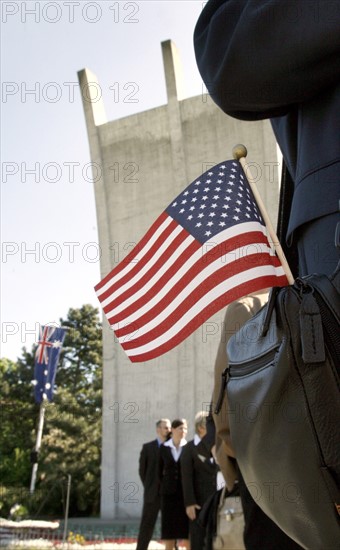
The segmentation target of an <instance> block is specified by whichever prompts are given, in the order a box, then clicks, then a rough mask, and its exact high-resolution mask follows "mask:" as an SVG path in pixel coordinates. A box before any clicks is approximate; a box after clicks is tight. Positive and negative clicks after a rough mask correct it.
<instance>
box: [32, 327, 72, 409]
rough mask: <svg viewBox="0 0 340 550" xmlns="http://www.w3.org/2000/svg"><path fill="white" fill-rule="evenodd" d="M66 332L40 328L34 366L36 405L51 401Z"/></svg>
mask: <svg viewBox="0 0 340 550" xmlns="http://www.w3.org/2000/svg"><path fill="white" fill-rule="evenodd" d="M65 334H66V330H65V329H64V328H57V327H53V326H40V328H39V340H38V347H37V349H36V352H35V364H34V380H33V384H34V396H35V400H36V402H37V403H41V401H42V400H43V399H48V400H49V401H52V398H53V389H54V381H55V376H56V372H57V364H58V359H59V355H60V351H61V348H62V345H63V342H64V338H65Z"/></svg>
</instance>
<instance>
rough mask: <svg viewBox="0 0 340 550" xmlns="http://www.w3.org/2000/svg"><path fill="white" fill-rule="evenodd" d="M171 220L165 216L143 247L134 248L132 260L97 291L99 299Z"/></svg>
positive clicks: (132, 265)
mask: <svg viewBox="0 0 340 550" xmlns="http://www.w3.org/2000/svg"><path fill="white" fill-rule="evenodd" d="M172 221H173V219H172V218H170V217H167V218H166V219H165V220H164V222H163V223H162V224H161V225H160V226H159V227H158V228H157V230H156V231H155V233H154V234H153V235H152V236H151V237H150V239H149V240H148V241H147V242H146V243H145V245H144V247H143V248H142V249H137V250H136V255H135V256H134V259H133V261H130V262H129V263H128V264H127V265H126V267H124V269H122V270H121V271H119V272H118V273H117V274H116V275H114V276H113V277H112V278H111V279H110V280H109V281H108V282H107V283H105V285H104V286H102V287H101V288H100V289H99V290H98V291H97V296H98V298H99V299H100V296H101V295H102V294H103V293H104V292H106V290H108V289H109V288H110V287H111V286H112V285H113V284H114V283H116V282H118V281H120V279H121V278H122V277H124V276H125V275H126V274H127V273H129V271H131V269H133V268H134V267H135V265H136V263H137V262H139V261H140V260H141V258H142V257H143V256H145V254H146V253H147V252H148V251H149V250H150V248H151V247H152V246H153V245H154V243H155V242H156V240H157V239H158V237H160V235H161V234H162V233H163V231H165V229H166V228H167V227H168V226H169V225H170V223H171V222H172Z"/></svg>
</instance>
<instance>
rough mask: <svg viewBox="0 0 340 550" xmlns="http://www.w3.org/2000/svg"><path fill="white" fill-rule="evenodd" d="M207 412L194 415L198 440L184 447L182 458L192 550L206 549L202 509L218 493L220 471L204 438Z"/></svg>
mask: <svg viewBox="0 0 340 550" xmlns="http://www.w3.org/2000/svg"><path fill="white" fill-rule="evenodd" d="M207 416H208V413H207V412H204V411H201V412H199V413H197V414H196V416H195V432H196V433H195V437H194V439H193V440H192V441H189V443H188V444H187V445H186V446H185V447H183V452H182V455H181V459H180V460H181V471H182V488H183V496H184V504H185V510H186V513H187V516H188V518H189V519H190V522H189V533H190V545H191V546H190V548H191V550H202V549H203V547H204V537H205V532H204V529H203V528H202V527H201V526H200V525H199V523H198V521H197V520H198V514H199V510H200V509H201V508H202V506H203V504H204V503H205V502H206V500H207V499H208V498H209V497H210V496H211V495H212V494H213V493H215V492H216V489H217V487H216V485H217V484H216V481H217V472H218V470H219V468H218V466H217V464H216V462H215V460H214V458H213V456H212V454H211V452H210V449H209V445H208V446H206V445H205V442H204V436H205V435H206V433H207V428H206V418H207Z"/></svg>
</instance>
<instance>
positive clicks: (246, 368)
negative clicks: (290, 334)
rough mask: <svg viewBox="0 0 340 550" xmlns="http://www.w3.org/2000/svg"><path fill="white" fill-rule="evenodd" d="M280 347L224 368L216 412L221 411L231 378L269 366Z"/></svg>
mask: <svg viewBox="0 0 340 550" xmlns="http://www.w3.org/2000/svg"><path fill="white" fill-rule="evenodd" d="M278 349H279V346H276V347H275V348H274V349H271V350H269V351H267V352H266V353H265V354H264V355H261V357H258V358H257V359H250V360H249V361H246V362H242V363H231V364H229V365H228V366H227V367H226V368H225V369H224V371H223V372H222V374H221V385H220V392H219V395H218V399H217V403H216V407H215V410H214V413H215V414H219V412H220V411H221V408H222V405H223V400H224V395H225V392H226V388H227V385H228V382H229V380H230V378H241V377H242V376H246V375H247V374H252V373H253V372H256V371H257V370H260V369H262V368H264V367H268V366H269V365H270V364H271V363H273V362H274V359H275V356H276V354H277V351H278Z"/></svg>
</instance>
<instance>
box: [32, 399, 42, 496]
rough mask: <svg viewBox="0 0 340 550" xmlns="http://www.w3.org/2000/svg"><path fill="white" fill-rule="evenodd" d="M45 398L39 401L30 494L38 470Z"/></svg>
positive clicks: (33, 487)
mask: <svg viewBox="0 0 340 550" xmlns="http://www.w3.org/2000/svg"><path fill="white" fill-rule="evenodd" d="M45 401H46V400H45V399H43V400H42V402H41V403H40V410H39V424H38V431H37V439H36V442H35V448H34V451H35V453H34V457H35V462H34V463H33V466H32V477H31V487H30V493H31V495H32V494H33V493H34V489H35V482H36V479H37V471H38V454H39V451H40V447H41V439H42V433H43V428H44V419H45Z"/></svg>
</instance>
